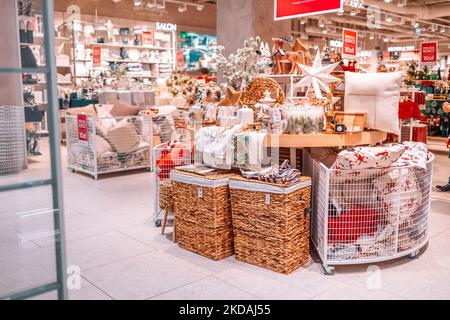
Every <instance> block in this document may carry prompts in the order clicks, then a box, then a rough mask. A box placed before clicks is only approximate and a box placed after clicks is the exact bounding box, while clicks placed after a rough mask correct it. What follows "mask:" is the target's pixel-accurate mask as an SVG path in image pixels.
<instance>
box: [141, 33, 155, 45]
mask: <svg viewBox="0 0 450 320" xmlns="http://www.w3.org/2000/svg"><path fill="white" fill-rule="evenodd" d="M153 43H154V37H153V32H152V31H143V32H142V45H143V46H153Z"/></svg>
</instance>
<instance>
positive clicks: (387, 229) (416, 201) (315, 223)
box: [304, 153, 434, 275]
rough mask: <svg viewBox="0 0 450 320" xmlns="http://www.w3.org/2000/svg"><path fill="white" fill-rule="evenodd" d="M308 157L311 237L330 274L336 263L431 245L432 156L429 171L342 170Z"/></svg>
mask: <svg viewBox="0 0 450 320" xmlns="http://www.w3.org/2000/svg"><path fill="white" fill-rule="evenodd" d="M304 157H305V159H304V160H305V162H306V163H307V165H306V171H305V172H308V174H311V175H312V179H313V192H312V209H313V216H312V221H311V237H312V242H313V244H314V246H315V248H316V250H317V252H318V254H319V257H320V259H321V261H322V266H323V268H324V271H325V274H328V275H331V274H333V273H334V266H336V265H350V264H367V263H376V262H380V261H386V260H391V259H395V258H399V257H402V256H408V255H409V256H410V257H411V258H414V257H416V256H417V254H418V253H419V250H420V249H421V248H422V247H423V246H424V245H425V244H426V243H427V241H428V216H429V212H430V204H431V201H430V195H431V187H432V177H433V161H434V156H433V155H432V154H430V160H429V161H428V163H427V170H420V169H417V168H415V167H413V166H405V167H392V168H387V169H364V170H337V169H329V168H328V167H327V166H325V165H324V164H323V163H321V162H320V161H318V160H316V159H313V158H312V157H311V155H310V154H309V153H305V155H304Z"/></svg>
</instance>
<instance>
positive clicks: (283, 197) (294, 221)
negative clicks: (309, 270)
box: [230, 176, 311, 274]
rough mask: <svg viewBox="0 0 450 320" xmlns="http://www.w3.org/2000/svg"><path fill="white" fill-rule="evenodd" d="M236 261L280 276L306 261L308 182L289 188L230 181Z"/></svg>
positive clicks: (235, 179)
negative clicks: (271, 271) (274, 272)
mask: <svg viewBox="0 0 450 320" xmlns="http://www.w3.org/2000/svg"><path fill="white" fill-rule="evenodd" d="M230 192H231V209H232V217H233V231H234V248H235V256H236V259H237V260H240V261H243V262H247V263H250V264H254V265H257V266H260V267H263V268H266V269H269V270H273V271H276V272H279V273H283V274H289V273H291V272H293V271H295V270H297V269H298V268H299V267H301V266H302V265H304V264H306V263H307V262H308V260H309V221H310V217H309V211H310V210H309V208H310V202H311V179H310V178H308V177H302V178H301V181H300V182H299V183H296V184H294V185H292V186H284V185H280V184H272V183H265V182H260V181H256V180H248V179H245V178H242V177H236V176H234V177H233V178H231V179H230Z"/></svg>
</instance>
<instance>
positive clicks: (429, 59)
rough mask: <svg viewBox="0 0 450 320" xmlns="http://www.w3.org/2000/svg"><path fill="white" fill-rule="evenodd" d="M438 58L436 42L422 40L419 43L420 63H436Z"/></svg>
mask: <svg viewBox="0 0 450 320" xmlns="http://www.w3.org/2000/svg"><path fill="white" fill-rule="evenodd" d="M437 59H438V44H437V42H435V41H433V42H422V43H421V44H420V62H421V63H436V62H437Z"/></svg>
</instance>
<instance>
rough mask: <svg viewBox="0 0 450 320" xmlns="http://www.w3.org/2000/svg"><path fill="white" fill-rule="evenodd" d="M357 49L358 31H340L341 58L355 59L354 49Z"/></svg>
mask: <svg viewBox="0 0 450 320" xmlns="http://www.w3.org/2000/svg"><path fill="white" fill-rule="evenodd" d="M357 47H358V31H355V30H350V29H343V30H342V58H344V59H356V51H357V50H356V49H357Z"/></svg>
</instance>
